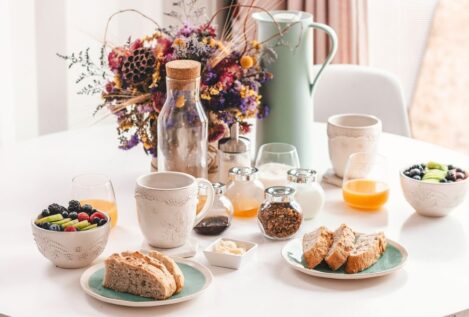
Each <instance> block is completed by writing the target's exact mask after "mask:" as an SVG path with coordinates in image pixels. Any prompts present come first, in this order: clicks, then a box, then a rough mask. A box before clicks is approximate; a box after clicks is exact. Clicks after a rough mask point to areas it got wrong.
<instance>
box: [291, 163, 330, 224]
mask: <svg viewBox="0 0 469 317" xmlns="http://www.w3.org/2000/svg"><path fill="white" fill-rule="evenodd" d="M316 175H317V173H316V171H315V170H312V169H306V168H294V169H291V170H289V171H288V186H290V187H292V188H294V189H295V191H296V193H295V199H296V201H297V202H298V204H300V206H301V209H302V210H303V217H304V219H305V220H308V219H313V218H314V217H316V215H317V214H318V212H319V211H320V210H321V209H322V207H323V206H324V201H325V195H324V190H323V189H322V187H321V185H320V184H318V183H317V182H316Z"/></svg>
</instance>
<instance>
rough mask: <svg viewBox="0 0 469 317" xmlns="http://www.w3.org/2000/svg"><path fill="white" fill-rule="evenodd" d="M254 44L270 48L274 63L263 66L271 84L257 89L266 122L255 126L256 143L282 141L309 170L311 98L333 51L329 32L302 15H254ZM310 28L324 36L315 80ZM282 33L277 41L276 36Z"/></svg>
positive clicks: (334, 41) (333, 36)
mask: <svg viewBox="0 0 469 317" xmlns="http://www.w3.org/2000/svg"><path fill="white" fill-rule="evenodd" d="M253 18H254V20H256V22H257V37H258V41H259V42H264V41H266V42H265V44H264V45H267V46H269V47H270V48H272V49H273V50H274V51H275V52H276V54H277V59H276V60H275V62H274V63H273V64H271V65H268V69H269V71H271V72H272V73H273V75H274V78H273V80H271V81H269V82H267V83H266V84H265V85H264V86H263V87H262V91H261V93H262V96H263V98H264V102H266V103H267V104H268V105H269V107H270V114H269V116H268V117H267V118H265V119H263V120H258V121H257V133H256V144H257V147H259V146H260V145H262V144H264V143H270V142H283V143H289V144H293V145H295V146H296V148H297V150H298V155H299V158H300V164H301V166H302V167H311V164H312V158H313V154H314V148H313V145H312V144H311V140H312V135H313V121H314V113H313V109H314V108H313V94H314V88H315V84H316V82H317V81H318V79H319V77H320V75H321V73H322V71H323V70H324V68H325V67H326V66H327V65H328V64H329V62H330V61H331V60H332V58H334V56H335V53H336V51H337V35H336V33H335V32H334V30H333V29H332V28H331V27H329V26H327V25H325V24H321V23H316V22H313V15H312V14H310V13H307V12H301V11H271V12H270V14H269V13H267V12H256V13H254V14H253ZM313 28H316V29H319V30H322V31H324V32H326V33H327V35H328V36H329V38H330V41H331V48H330V51H329V55H328V56H327V58H326V60H325V61H324V63H323V64H322V67H321V68H320V70H319V71H318V72H317V74H316V75H314V74H313V73H312V71H313V70H312V67H313V30H312V29H313ZM279 30H282V31H283V30H285V31H284V32H282V33H283V35H282V36H276V35H277V34H278V33H279Z"/></svg>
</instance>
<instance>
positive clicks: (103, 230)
mask: <svg viewBox="0 0 469 317" xmlns="http://www.w3.org/2000/svg"><path fill="white" fill-rule="evenodd" d="M31 227H32V231H33V236H34V240H35V241H36V245H37V248H38V250H39V252H41V253H42V255H43V256H44V257H46V258H47V259H48V260H49V261H51V262H52V263H54V264H55V265H56V266H58V267H61V268H67V269H76V268H82V267H85V266H88V265H89V264H90V263H91V262H93V260H95V259H96V258H97V257H98V256H99V255H100V254H101V253H102V252H103V250H104V247H105V246H106V243H107V239H108V236H109V231H110V218H109V216H108V215H107V214H106V213H103V212H101V211H98V210H96V209H94V208H93V207H92V206H90V205H83V206H82V205H81V204H80V203H79V202H78V201H76V200H71V201H70V202H69V204H68V208H66V207H64V206H61V205H59V204H51V205H49V206H48V207H47V209H44V210H43V211H42V212H41V213H40V214H39V215H38V216H35V217H34V219H33V220H32V221H31Z"/></svg>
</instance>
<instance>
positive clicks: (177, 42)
mask: <svg viewBox="0 0 469 317" xmlns="http://www.w3.org/2000/svg"><path fill="white" fill-rule="evenodd" d="M173 44H174V45H176V46H179V47H184V46H186V42H184V40H183V39H181V38H177V39H175V40H174V42H173Z"/></svg>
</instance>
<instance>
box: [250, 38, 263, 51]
mask: <svg viewBox="0 0 469 317" xmlns="http://www.w3.org/2000/svg"><path fill="white" fill-rule="evenodd" d="M251 46H252V48H253V49H255V50H260V49H261V46H262V44H261V43H259V42H258V41H256V40H252V41H251Z"/></svg>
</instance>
